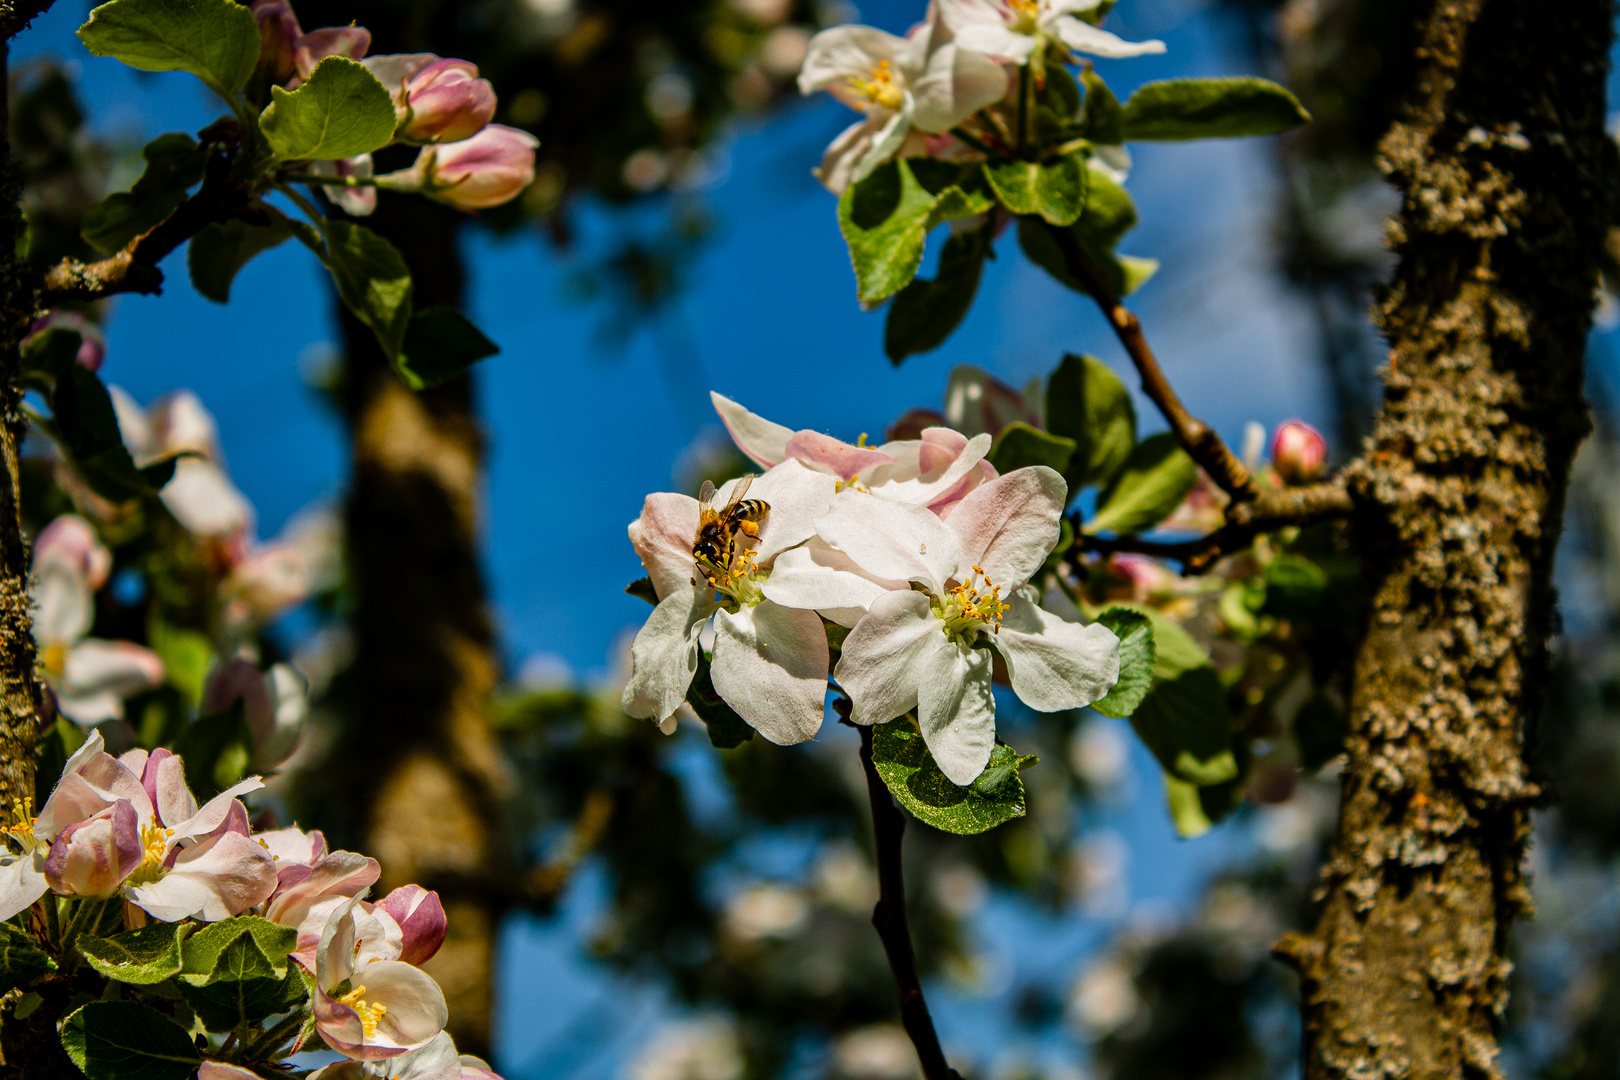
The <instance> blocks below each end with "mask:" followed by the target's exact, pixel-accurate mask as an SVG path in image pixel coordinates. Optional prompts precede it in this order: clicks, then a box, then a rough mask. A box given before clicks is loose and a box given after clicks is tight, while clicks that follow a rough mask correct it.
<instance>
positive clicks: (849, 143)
mask: <svg viewBox="0 0 1620 1080" xmlns="http://www.w3.org/2000/svg"><path fill="white" fill-rule="evenodd" d="M912 105H913V102H912V97H911V94H910V93H907V94H906V100H905V106H904V107H903V108H902V109H901V110H900V111H899V112H892V113H891V112H888V111H887V110H882V109H879V110H877V111H875V112H873V113H872V114H871V115H870V116H868V117H867V118H866V119H865V120H863V121H861V122H860V123H858V124H855V125H854V126H852V127H848V128H845V129H844V131H843V132H842V133H841V134H840V135H839V136H838V138H836V139H834V140H833V141H832V142H831V143H830V144H829V145H828V147H827V150H826V152H825V153H824V154H822V156H821V165H820V167H819V168H817V169H816V177H817V179H819V180H820V181H821V183H822V185H823V186H824V187H825V188H826V189H827V190H828V191H831V192H832V193H833V194H835V195H842V194H843V192H844V189H845V188H846V187H848V186H849V185H850V184H854V183H858V182H860V181H861V180H864V179H866V177H867V176H868V175H869V174H870V173H871V172H872V170H873V169H875V168H877V167H878V166H879V165H882V164H883V163H884V162H886V161H888V160H889V159H890V158H892V157H894V155H895V153H896V152H898V151H899V149H900V147H901V146H902V145H903V144H904V143H905V141H906V136H907V135H909V134H911V110H912Z"/></svg>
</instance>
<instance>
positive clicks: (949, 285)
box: [883, 188, 990, 364]
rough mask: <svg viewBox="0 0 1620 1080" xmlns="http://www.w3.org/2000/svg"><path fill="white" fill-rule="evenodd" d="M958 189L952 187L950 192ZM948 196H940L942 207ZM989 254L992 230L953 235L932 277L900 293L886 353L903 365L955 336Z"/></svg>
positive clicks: (885, 339) (891, 315)
mask: <svg viewBox="0 0 1620 1080" xmlns="http://www.w3.org/2000/svg"><path fill="white" fill-rule="evenodd" d="M956 191H959V189H957V188H951V189H949V191H948V192H947V194H949V193H950V192H956ZM944 201H945V200H944V199H941V200H940V203H941V205H943V203H944ZM989 253H990V230H989V229H987V228H981V229H971V230H968V231H966V232H960V233H957V234H955V235H953V236H952V237H951V238H950V239H949V240H947V241H945V250H944V251H942V252H940V259H939V272H938V273H937V274H935V275H934V278H933V280H932V281H928V280H925V279H923V278H915V279H913V280H912V281H911V282H910V283H908V284H907V285H906V287H905V288H903V289H901V290H900V292H899V294H898V295H897V296H895V298H894V303H893V304H891V305H890V306H889V320H888V322H887V323H886V324H885V325H884V328H883V351H884V352H885V353H887V354H888V357H889V359H890V360H892V361H893V362H894V363H896V364H898V363H900V361H902V360H904V359H905V358H906V357H908V356H910V355H912V354H913V353H920V352H927V351H928V350H930V349H937V348H938V347H939V346H941V345H943V344H944V343H945V339H946V338H948V337H950V336H951V332H952V331H954V330H955V329H956V328H957V326H959V325H960V324H961V322H962V319H963V318H964V317H965V316H966V315H967V313H968V308H969V307H971V306H972V304H973V296H974V294H975V293H977V292H978V291H979V276H980V274H981V273H982V272H983V270H984V260H985V256H986V255H988V254H989Z"/></svg>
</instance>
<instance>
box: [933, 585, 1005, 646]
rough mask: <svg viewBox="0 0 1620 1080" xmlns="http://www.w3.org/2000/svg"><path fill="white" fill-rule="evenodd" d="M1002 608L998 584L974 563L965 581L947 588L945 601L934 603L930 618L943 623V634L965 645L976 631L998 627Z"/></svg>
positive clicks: (971, 639)
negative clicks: (932, 617) (932, 613)
mask: <svg viewBox="0 0 1620 1080" xmlns="http://www.w3.org/2000/svg"><path fill="white" fill-rule="evenodd" d="M1006 611H1007V605H1006V604H1004V603H1002V601H1001V586H1000V585H997V584H996V583H995V582H993V581H991V580H990V578H989V576H988V575H986V574H985V572H984V568H983V567H981V566H975V567H974V568H973V573H971V574H969V575H968V577H967V580H966V581H964V582H962V583H961V584H960V585H957V586H956V587H955V588H953V589H951V590H950V591H949V593H948V594H947V597H946V599H945V600H943V601H935V603H934V617H935V618H937V619H939V621H940V622H943V623H944V624H945V633H946V636H948V637H951V638H953V639H956V640H958V641H964V642H967V643H968V644H972V642H973V639H974V638H976V637H978V634H979V631H980V630H989V631H990V632H992V633H994V632H995V631H997V630H1000V629H1001V616H1002V615H1003V614H1005V613H1006Z"/></svg>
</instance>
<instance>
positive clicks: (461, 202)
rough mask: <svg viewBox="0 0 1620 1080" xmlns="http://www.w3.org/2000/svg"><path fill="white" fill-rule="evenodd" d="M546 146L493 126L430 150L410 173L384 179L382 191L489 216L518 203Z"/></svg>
mask: <svg viewBox="0 0 1620 1080" xmlns="http://www.w3.org/2000/svg"><path fill="white" fill-rule="evenodd" d="M539 145H540V140H539V139H536V138H535V137H534V136H533V135H530V134H529V133H528V132H527V131H519V130H518V129H517V128H510V127H505V126H503V125H501V124H490V125H489V126H487V127H486V128H484V130H482V131H480V132H479V133H478V134H476V135H474V136H473V137H472V138H470V139H463V140H461V141H460V142H453V143H443V144H440V145H437V146H424V147H423V148H422V152H421V153H420V154H418V155H417V157H416V164H414V165H412V166H411V167H410V168H409V169H405V170H403V171H401V172H397V173H389V174H388V175H387V176H382V177H378V185H379V186H380V187H388V188H393V189H394V190H398V191H417V192H420V193H422V194H423V195H427V196H429V197H431V198H434V199H437V200H439V201H440V202H442V203H448V204H449V205H451V206H454V207H458V208H459V209H462V210H483V209H487V208H488V207H491V206H499V205H501V204H502V203H504V202H508V201H510V200H512V199H514V198H516V197H517V195H518V194H519V193H520V192H521V191H522V190H523V189H524V188H526V187H528V186H529V184H530V183H532V182H533V180H534V151H535V148H536V147H538V146H539Z"/></svg>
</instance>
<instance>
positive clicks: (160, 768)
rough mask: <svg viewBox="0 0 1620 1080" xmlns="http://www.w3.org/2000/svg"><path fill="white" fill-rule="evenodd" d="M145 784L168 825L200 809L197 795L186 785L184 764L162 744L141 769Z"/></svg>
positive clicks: (162, 818) (182, 819)
mask: <svg viewBox="0 0 1620 1080" xmlns="http://www.w3.org/2000/svg"><path fill="white" fill-rule="evenodd" d="M141 786H142V787H143V788H145V789H146V794H147V796H148V797H149V798H150V799H151V800H152V808H153V809H154V810H156V811H157V816H158V820H159V821H161V822H162V823H163V824H165V825H168V826H171V827H172V826H173V825H174V824H176V823H177V822H181V821H185V820H186V819H188V818H190V817H191V816H192V815H193V814H195V813H196V812H197V797H196V796H195V795H193V794H192V793H191V788H189V787H187V786H186V773H185V765H184V763H183V762H182V761H181V760H180V759H179V758H178V757H176V756H175V755H174V754H172V753H170V752H169V751H168V750H165V749H164V748H162V747H158V749H156V750H154V751H152V753H151V756H149V757H148V758H147V759H146V765H145V767H144V768H143V769H142V770H141ZM210 831H212V830H210Z"/></svg>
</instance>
